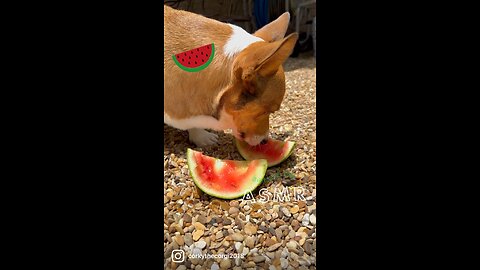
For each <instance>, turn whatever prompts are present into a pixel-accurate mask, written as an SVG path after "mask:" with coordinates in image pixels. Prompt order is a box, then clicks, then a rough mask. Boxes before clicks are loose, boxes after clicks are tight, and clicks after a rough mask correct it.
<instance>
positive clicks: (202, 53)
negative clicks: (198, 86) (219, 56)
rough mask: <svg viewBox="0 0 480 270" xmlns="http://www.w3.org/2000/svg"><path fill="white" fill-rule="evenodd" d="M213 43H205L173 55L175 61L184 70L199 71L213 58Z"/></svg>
mask: <svg viewBox="0 0 480 270" xmlns="http://www.w3.org/2000/svg"><path fill="white" fill-rule="evenodd" d="M214 51H215V46H214V44H213V43H212V44H207V45H204V46H202V47H198V48H195V49H192V50H189V51H186V52H182V53H179V54H176V55H174V56H173V60H174V61H175V63H176V64H177V65H178V66H179V67H180V68H182V69H184V70H186V71H200V70H202V69H204V68H206V67H207V66H208V65H209V64H210V62H211V61H212V59H213V54H214Z"/></svg>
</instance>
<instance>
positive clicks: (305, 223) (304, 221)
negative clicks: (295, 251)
mask: <svg viewBox="0 0 480 270" xmlns="http://www.w3.org/2000/svg"><path fill="white" fill-rule="evenodd" d="M309 223H310V215H309V214H308V213H307V214H305V215H304V216H303V218H302V225H303V226H308V224H309Z"/></svg>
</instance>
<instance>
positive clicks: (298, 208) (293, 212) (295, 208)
mask: <svg viewBox="0 0 480 270" xmlns="http://www.w3.org/2000/svg"><path fill="white" fill-rule="evenodd" d="M298 210H300V207H298V205H295V206H294V207H292V208H290V213H292V214H296V213H298Z"/></svg>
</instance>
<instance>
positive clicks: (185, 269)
mask: <svg viewBox="0 0 480 270" xmlns="http://www.w3.org/2000/svg"><path fill="white" fill-rule="evenodd" d="M177 270H187V267H186V266H185V265H183V264H182V265H180V266H178V267H177Z"/></svg>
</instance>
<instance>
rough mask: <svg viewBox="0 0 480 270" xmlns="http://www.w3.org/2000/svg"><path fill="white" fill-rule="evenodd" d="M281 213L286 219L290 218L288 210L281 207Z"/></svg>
mask: <svg viewBox="0 0 480 270" xmlns="http://www.w3.org/2000/svg"><path fill="white" fill-rule="evenodd" d="M281 209H282V213H283V214H284V215H285V216H286V217H291V216H292V214H290V211H289V210H288V208H286V207H282V208H281Z"/></svg>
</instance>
